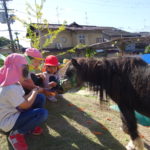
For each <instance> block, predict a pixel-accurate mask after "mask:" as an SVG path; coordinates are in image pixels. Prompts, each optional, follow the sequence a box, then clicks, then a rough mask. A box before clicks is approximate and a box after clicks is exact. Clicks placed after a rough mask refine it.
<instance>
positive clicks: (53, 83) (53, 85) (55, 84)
mask: <svg viewBox="0 0 150 150" xmlns="http://www.w3.org/2000/svg"><path fill="white" fill-rule="evenodd" d="M48 85H49V86H50V87H56V86H57V83H56V82H54V81H52V82H49V83H48Z"/></svg>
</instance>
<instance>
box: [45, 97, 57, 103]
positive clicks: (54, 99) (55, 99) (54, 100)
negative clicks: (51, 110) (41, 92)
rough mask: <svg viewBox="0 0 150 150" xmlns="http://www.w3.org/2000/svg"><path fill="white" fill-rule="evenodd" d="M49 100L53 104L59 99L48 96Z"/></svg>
mask: <svg viewBox="0 0 150 150" xmlns="http://www.w3.org/2000/svg"><path fill="white" fill-rule="evenodd" d="M47 99H48V100H49V101H51V102H57V98H56V97H55V96H48V97H47Z"/></svg>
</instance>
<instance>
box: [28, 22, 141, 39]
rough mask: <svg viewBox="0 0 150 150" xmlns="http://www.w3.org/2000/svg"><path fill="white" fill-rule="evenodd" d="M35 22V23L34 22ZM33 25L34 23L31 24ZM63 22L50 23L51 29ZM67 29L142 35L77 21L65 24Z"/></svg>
mask: <svg viewBox="0 0 150 150" xmlns="http://www.w3.org/2000/svg"><path fill="white" fill-rule="evenodd" d="M33 24H34V23H33ZM31 25H32V24H31ZM39 25H41V26H42V28H43V29H44V28H47V25H44V24H39ZM60 26H62V24H49V25H48V27H49V28H50V29H58V28H59V27H60ZM65 27H66V30H70V31H94V30H95V31H102V33H103V34H105V35H108V36H114V37H118V36H120V35H122V36H123V37H135V36H140V34H136V33H130V32H126V31H124V30H120V29H117V28H114V27H101V26H91V25H79V24H77V23H76V22H73V23H71V24H70V25H65Z"/></svg>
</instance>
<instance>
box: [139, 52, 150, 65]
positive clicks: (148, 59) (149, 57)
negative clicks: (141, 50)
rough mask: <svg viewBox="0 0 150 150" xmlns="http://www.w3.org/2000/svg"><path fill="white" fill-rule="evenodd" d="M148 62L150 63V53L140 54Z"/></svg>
mask: <svg viewBox="0 0 150 150" xmlns="http://www.w3.org/2000/svg"><path fill="white" fill-rule="evenodd" d="M139 56H140V57H141V58H142V59H143V60H144V61H145V62H146V63H148V64H150V54H141V55H139Z"/></svg>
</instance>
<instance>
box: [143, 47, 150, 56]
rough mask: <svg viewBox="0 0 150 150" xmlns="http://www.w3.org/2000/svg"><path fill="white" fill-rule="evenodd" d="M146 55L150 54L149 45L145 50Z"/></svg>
mask: <svg viewBox="0 0 150 150" xmlns="http://www.w3.org/2000/svg"><path fill="white" fill-rule="evenodd" d="M144 53H145V54H148V53H150V45H148V46H147V47H146V48H145V51H144Z"/></svg>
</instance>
